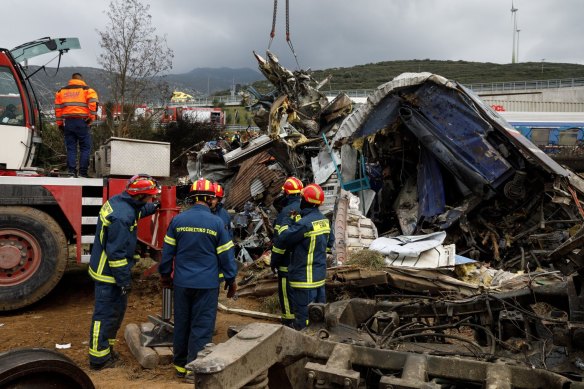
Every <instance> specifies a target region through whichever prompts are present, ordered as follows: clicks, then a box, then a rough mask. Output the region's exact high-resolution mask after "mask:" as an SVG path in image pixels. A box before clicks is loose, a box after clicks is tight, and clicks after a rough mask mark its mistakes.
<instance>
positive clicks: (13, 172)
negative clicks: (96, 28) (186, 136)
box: [0, 38, 178, 311]
mask: <svg viewBox="0 0 584 389" xmlns="http://www.w3.org/2000/svg"><path fill="white" fill-rule="evenodd" d="M74 48H80V46H79V41H78V40H77V39H76V38H59V39H50V38H43V39H39V40H37V41H34V42H30V43H27V44H24V45H21V46H18V47H16V48H14V49H12V50H7V49H0V133H1V134H2V137H1V139H2V141H1V142H0V311H7V310H14V309H19V308H23V307H26V306H28V305H30V304H33V303H35V302H36V301H38V300H40V299H41V298H43V297H44V296H46V295H47V294H48V293H49V292H50V291H51V290H52V289H53V288H54V287H55V286H56V285H57V283H58V282H59V281H60V280H61V278H62V276H63V274H64V272H65V269H66V267H67V264H68V262H69V260H70V259H73V260H74V261H75V262H77V263H88V262H89V252H90V247H91V244H92V243H93V241H94V236H95V231H96V225H97V219H98V215H99V210H100V208H101V206H102V204H103V203H104V202H105V201H107V200H108V199H109V198H111V197H112V196H114V195H116V194H118V193H120V192H122V191H123V190H125V186H126V183H127V179H128V177H129V176H127V177H125V176H124V175H126V174H129V175H134V174H137V173H146V174H150V175H152V176H157V174H156V173H152V174H151V172H149V171H146V170H148V169H147V167H146V165H145V164H142V165H140V166H139V167H137V166H135V165H131V164H129V163H127V161H128V160H131V161H136V160H137V159H136V158H133V155H132V153H131V152H126V153H122V154H123V156H124V157H127V160H124V161H121V162H120V163H119V165H121V166H122V167H125V168H128V169H132V171H133V172H132V173H129V172H126V171H124V172H121V173H120V172H118V175H117V176H107V177H100V178H65V177H52V176H44V175H43V172H42V170H41V169H37V168H35V167H34V166H33V163H34V157H35V153H36V150H37V147H38V145H40V143H41V135H42V121H41V117H40V114H39V112H40V110H39V104H38V102H37V100H36V97H35V96H34V92H33V88H32V86H31V84H30V82H29V78H30V77H31V76H32V75H27V73H26V71H25V69H24V68H23V67H22V66H21V65H20V63H19V62H21V61H24V62H26V61H27V60H28V59H29V58H32V57H34V56H37V55H41V54H45V53H49V52H55V51H58V52H59V53H60V54H62V53H64V52H66V51H68V50H69V49H74ZM144 147H145V146H141V148H140V149H141V150H143V148H144ZM141 154H144V153H141ZM149 156H150V157H151V156H152V154H149ZM167 159H168V161H156V163H158V164H159V165H160V166H165V163H166V164H168V166H170V153H168V158H167ZM104 161H105V162H107V163H110V162H112V161H111V158H110V157H109V154H108V156H107V158H104ZM109 170H110V171H114V172H115V170H114V169H112V167H110V169H109ZM164 175H168V174H167V173H164ZM158 177H160V175H159V176H158ZM175 190H176V188H175V187H171V186H165V187H163V188H162V195H161V198H160V201H161V204H162V207H161V209H160V211H159V212H158V213H157V214H156V215H154V216H150V217H148V218H144V219H141V220H140V223H139V224H138V239H139V241H140V242H141V247H142V248H144V249H148V250H149V251H150V252H151V250H154V251H155V252H154V254H156V251H160V250H161V248H162V244H163V238H164V233H165V232H166V227H167V226H168V224H169V223H170V220H171V219H172V217H173V216H174V215H175V214H176V213H178V210H177V208H176V194H175Z"/></svg>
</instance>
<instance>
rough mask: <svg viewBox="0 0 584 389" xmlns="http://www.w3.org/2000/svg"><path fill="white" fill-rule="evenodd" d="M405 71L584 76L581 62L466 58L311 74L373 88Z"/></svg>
mask: <svg viewBox="0 0 584 389" xmlns="http://www.w3.org/2000/svg"><path fill="white" fill-rule="evenodd" d="M405 72H416V73H418V72H430V73H435V74H439V75H441V76H444V77H446V78H448V79H451V80H456V81H458V82H460V83H462V84H466V85H468V84H472V83H490V82H507V81H532V80H550V79H569V78H584V65H579V64H566V63H547V62H546V63H543V70H542V63H541V62H525V63H518V64H504V65H501V64H495V63H489V62H486V63H483V62H467V61H433V60H428V59H427V60H411V61H387V62H379V63H374V64H366V65H358V66H353V67H350V68H331V69H325V70H316V71H314V72H313V77H314V78H315V79H316V80H323V79H324V78H325V77H326V76H328V75H332V79H331V82H330V85H329V86H327V87H325V88H327V89H330V90H355V89H373V88H376V87H378V86H379V85H381V84H383V83H385V82H387V81H390V80H392V79H393V78H394V77H395V76H397V75H399V74H401V73H405ZM254 86H255V87H258V88H260V89H259V90H261V91H265V90H266V89H267V82H264V81H262V82H259V83H255V84H254Z"/></svg>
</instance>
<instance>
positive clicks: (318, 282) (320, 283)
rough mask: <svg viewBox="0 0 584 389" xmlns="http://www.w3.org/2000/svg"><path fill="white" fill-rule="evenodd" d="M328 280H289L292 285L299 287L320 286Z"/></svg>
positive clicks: (310, 287)
mask: <svg viewBox="0 0 584 389" xmlns="http://www.w3.org/2000/svg"><path fill="white" fill-rule="evenodd" d="M325 281H326V280H322V281H316V282H302V281H289V283H290V286H291V287H293V288H299V289H312V288H318V287H321V286H323V285H324V284H325Z"/></svg>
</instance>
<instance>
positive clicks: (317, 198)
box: [300, 184, 324, 205]
mask: <svg viewBox="0 0 584 389" xmlns="http://www.w3.org/2000/svg"><path fill="white" fill-rule="evenodd" d="M300 193H301V194H302V197H303V198H304V200H305V201H306V202H308V203H310V204H316V205H321V204H322V203H324V191H323V190H322V188H321V187H320V185H318V184H310V185H306V188H304V189H302V192H300Z"/></svg>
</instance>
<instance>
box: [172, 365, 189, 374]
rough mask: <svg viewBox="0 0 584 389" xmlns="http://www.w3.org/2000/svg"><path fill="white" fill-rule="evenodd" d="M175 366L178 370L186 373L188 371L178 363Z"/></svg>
mask: <svg viewBox="0 0 584 389" xmlns="http://www.w3.org/2000/svg"><path fill="white" fill-rule="evenodd" d="M174 368H175V369H176V371H178V372H179V373H186V372H187V369H185V368H184V367H182V366H177V365H174Z"/></svg>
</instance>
